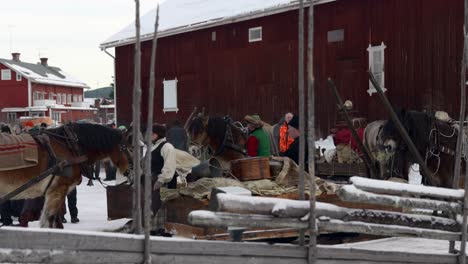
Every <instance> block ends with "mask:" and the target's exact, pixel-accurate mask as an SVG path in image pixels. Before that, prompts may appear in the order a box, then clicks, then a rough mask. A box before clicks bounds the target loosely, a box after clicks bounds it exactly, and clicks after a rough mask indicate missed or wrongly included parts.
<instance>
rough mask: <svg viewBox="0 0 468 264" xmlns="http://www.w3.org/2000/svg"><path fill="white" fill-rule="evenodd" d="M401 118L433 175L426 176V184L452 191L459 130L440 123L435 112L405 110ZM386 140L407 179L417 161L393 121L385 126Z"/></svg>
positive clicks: (396, 165) (386, 144)
mask: <svg viewBox="0 0 468 264" xmlns="http://www.w3.org/2000/svg"><path fill="white" fill-rule="evenodd" d="M397 115H398V117H399V119H400V121H401V122H402V124H403V126H404V127H405V129H406V131H407V132H408V134H409V136H410V138H411V140H412V141H413V143H414V145H415V146H416V148H417V149H418V151H419V153H420V154H421V156H422V157H423V159H425V162H426V165H427V167H428V169H429V171H430V172H431V175H425V174H424V173H422V175H423V180H424V181H425V182H424V183H425V184H428V185H432V186H437V187H447V188H451V187H452V179H453V172H454V170H453V169H454V165H455V150H456V145H457V137H458V129H457V128H455V127H454V126H452V125H451V124H449V123H447V122H444V121H440V120H436V119H435V117H434V115H433V114H432V113H426V112H417V111H404V110H401V111H398V113H397ZM382 140H383V142H384V146H385V148H386V149H387V150H388V151H391V152H393V153H394V155H395V159H394V160H395V161H394V167H395V168H396V169H397V170H398V171H400V172H401V174H402V176H403V177H406V176H407V175H408V169H409V166H410V164H412V163H416V161H415V158H414V157H413V155H412V153H411V152H410V150H409V148H408V147H407V146H406V144H405V143H404V141H403V140H402V137H401V136H400V134H399V133H398V131H397V129H396V126H395V124H394V123H393V122H392V121H391V120H389V121H388V122H386V124H385V126H384V127H383V130H382ZM461 178H463V177H461Z"/></svg>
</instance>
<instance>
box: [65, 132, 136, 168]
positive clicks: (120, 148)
mask: <svg viewBox="0 0 468 264" xmlns="http://www.w3.org/2000/svg"><path fill="white" fill-rule="evenodd" d="M66 126H69V127H70V128H71V131H73V133H74V134H75V136H76V141H77V144H78V147H79V149H80V150H81V152H83V154H84V155H86V156H87V157H88V161H89V162H91V163H94V162H96V161H99V160H102V159H106V158H109V159H110V160H111V161H112V163H114V165H115V166H116V167H117V168H118V170H119V172H120V173H122V174H126V173H128V170H129V167H130V162H131V160H130V155H129V150H128V143H127V142H126V140H125V135H124V133H123V132H122V131H121V130H119V129H114V128H110V127H107V126H103V125H99V124H89V123H73V124H69V125H66ZM64 129H65V128H64V127H60V128H57V129H56V133H58V134H63V133H64Z"/></svg>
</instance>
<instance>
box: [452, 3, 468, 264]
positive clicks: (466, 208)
mask: <svg viewBox="0 0 468 264" xmlns="http://www.w3.org/2000/svg"><path fill="white" fill-rule="evenodd" d="M464 5H465V6H464V10H465V12H464V14H465V22H464V26H463V58H462V67H461V68H462V72H461V80H462V83H461V97H462V101H461V103H462V105H460V108H463V112H462V109H460V132H459V135H458V139H459V140H460V138H462V137H463V135H464V134H465V131H464V129H463V128H464V127H465V122H464V121H465V104H466V98H465V96H466V92H465V89H466V64H467V56H468V54H467V53H468V49H467V45H468V43H467V39H466V38H467V35H466V27H467V25H468V0H465V1H464ZM460 141H461V140H460ZM457 143H458V141H457ZM460 146H461V143H460ZM458 147H459V145H457V158H458V155H459V154H460V155H461V153H460V152H461V151H459V150H458ZM460 150H461V147H460ZM465 151H466V152H468V150H465ZM466 154H468V153H465V155H466ZM457 165H458V166H460V164H459V160H457ZM465 165H466V164H465ZM455 168H456V167H455ZM455 173H456V176H457V178H456V179H458V177H459V175H460V171H458V174H457V172H455ZM456 183H457V184H458V181H457V182H456ZM454 184H455V183H454ZM467 218H468V166H466V172H465V199H464V200H463V221H462V230H461V233H462V236H461V243H460V255H459V261H458V262H459V263H461V264H465V263H466V232H467V227H466V225H467V224H468V221H467V220H468V219H467Z"/></svg>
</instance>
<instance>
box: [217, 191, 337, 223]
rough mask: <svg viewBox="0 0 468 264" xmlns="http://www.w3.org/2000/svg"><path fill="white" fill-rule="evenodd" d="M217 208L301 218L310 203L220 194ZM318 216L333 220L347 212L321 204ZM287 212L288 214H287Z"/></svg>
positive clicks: (330, 205)
mask: <svg viewBox="0 0 468 264" xmlns="http://www.w3.org/2000/svg"><path fill="white" fill-rule="evenodd" d="M216 199H217V202H216V203H214V204H216V206H217V208H212V209H213V210H215V211H222V212H232V213H245V214H263V215H271V214H273V215H275V216H279V217H290V218H299V217H303V216H304V215H306V214H307V213H308V212H309V208H310V204H309V201H299V200H290V199H281V198H271V197H258V196H252V197H249V196H240V195H232V194H224V193H220V194H218V195H216ZM316 210H317V215H318V216H321V215H326V216H329V217H333V218H341V217H343V216H344V215H345V214H346V212H345V211H343V210H344V209H343V208H342V207H339V206H336V205H333V204H328V203H320V202H318V203H317V204H316ZM285 212H287V213H285Z"/></svg>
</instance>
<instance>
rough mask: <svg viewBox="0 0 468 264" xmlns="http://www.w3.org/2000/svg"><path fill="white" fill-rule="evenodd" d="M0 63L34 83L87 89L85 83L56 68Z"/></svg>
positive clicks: (14, 62) (8, 62)
mask: <svg viewBox="0 0 468 264" xmlns="http://www.w3.org/2000/svg"><path fill="white" fill-rule="evenodd" d="M0 63H1V64H3V65H5V66H6V67H8V68H10V69H11V70H13V71H15V72H17V73H19V74H21V76H22V77H24V78H26V79H28V80H30V81H31V82H35V83H43V84H51V85H59V86H69V87H79V88H89V86H88V85H86V83H84V82H83V81H80V80H78V79H77V78H75V77H73V76H72V75H70V74H68V73H66V72H64V71H62V69H60V68H58V67H52V66H44V65H42V64H41V63H38V64H33V63H27V62H22V61H16V60H6V59H0Z"/></svg>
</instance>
